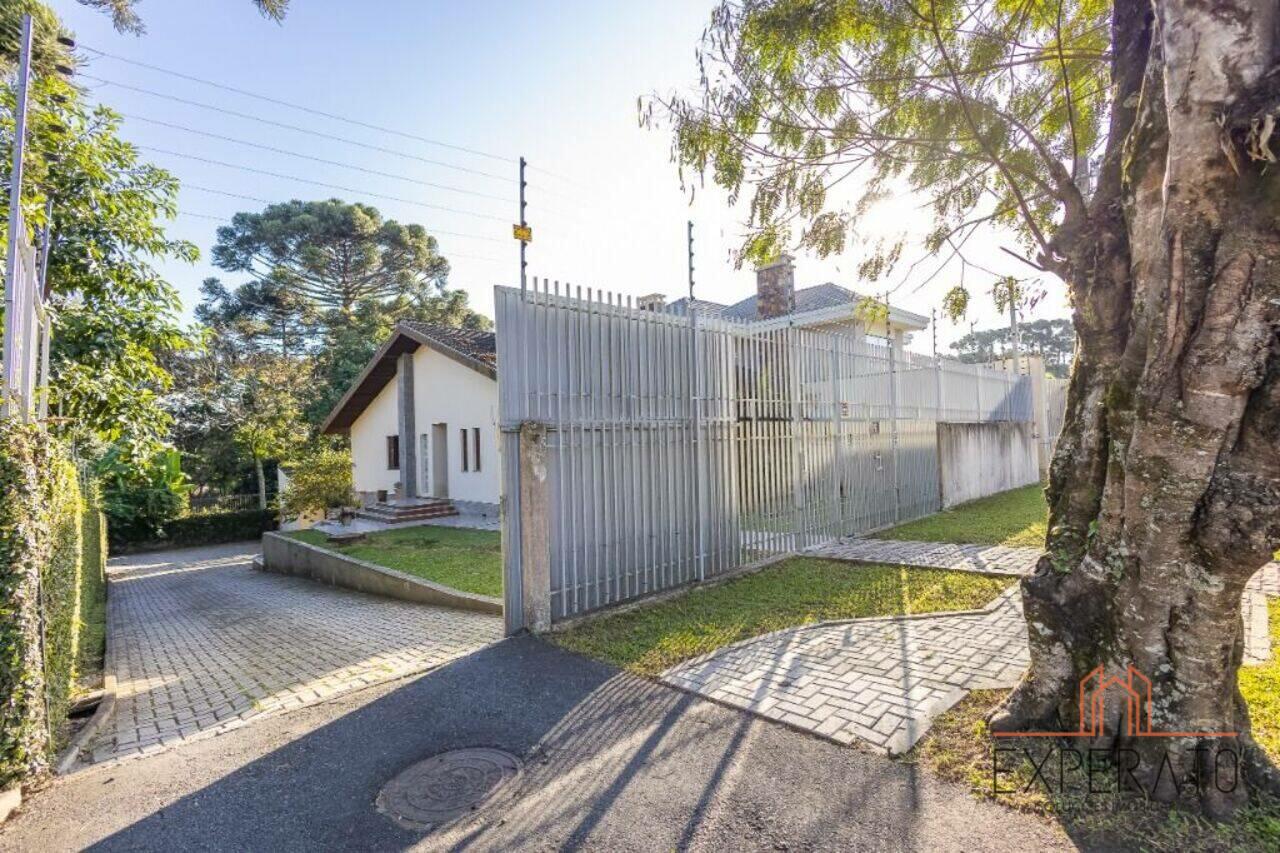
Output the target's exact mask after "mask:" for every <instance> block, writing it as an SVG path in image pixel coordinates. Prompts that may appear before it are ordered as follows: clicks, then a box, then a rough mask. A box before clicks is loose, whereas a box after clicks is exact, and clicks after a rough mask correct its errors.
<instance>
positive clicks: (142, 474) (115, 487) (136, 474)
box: [97, 447, 191, 544]
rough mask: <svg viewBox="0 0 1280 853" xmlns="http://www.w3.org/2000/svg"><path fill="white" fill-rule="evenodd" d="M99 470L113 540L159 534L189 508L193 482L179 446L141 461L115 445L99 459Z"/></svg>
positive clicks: (131, 539) (145, 537) (141, 537)
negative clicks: (184, 467) (177, 449)
mask: <svg viewBox="0 0 1280 853" xmlns="http://www.w3.org/2000/svg"><path fill="white" fill-rule="evenodd" d="M97 472H98V475H99V476H100V477H101V478H102V501H103V511H104V512H106V514H107V518H108V519H109V520H110V521H111V525H110V528H109V530H110V533H111V537H112V542H113V543H116V542H119V543H121V544H124V543H126V542H137V541H142V540H145V539H155V538H159V537H161V536H162V534H161V532H160V531H161V529H162V528H163V527H164V526H165V524H167V523H168V522H170V521H171V520H173V519H175V518H178V517H179V516H182V515H183V514H185V513H186V511H187V502H188V498H187V494H188V492H190V491H191V486H190V484H189V483H188V482H187V477H186V475H185V474H183V473H182V460H181V457H180V456H179V455H178V452H177V451H176V450H162V451H160V452H159V453H157V454H156V455H155V456H153V457H151V458H150V459H148V460H146V461H145V462H139V461H138V460H135V459H132V458H130V457H129V456H128V455H127V454H126V453H125V452H124V451H123V450H122V449H121V448H120V447H113V448H111V449H110V450H108V451H107V453H106V455H104V456H103V457H102V459H101V460H99V462H98V465H97Z"/></svg>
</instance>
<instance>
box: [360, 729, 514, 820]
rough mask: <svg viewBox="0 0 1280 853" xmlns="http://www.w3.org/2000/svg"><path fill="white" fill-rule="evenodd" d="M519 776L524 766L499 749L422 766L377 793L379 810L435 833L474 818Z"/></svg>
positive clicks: (459, 752) (447, 755)
mask: <svg viewBox="0 0 1280 853" xmlns="http://www.w3.org/2000/svg"><path fill="white" fill-rule="evenodd" d="M519 774H520V760H519V759H518V758H516V757H515V756H514V755H511V754H510V753H507V752H503V751H502V750H500V749H488V748H486V747H475V748H471V749H455V750H453V751H452V752H442V753H440V754H439V755H436V756H432V757H431V758H428V759H426V760H425V761H419V762H418V763H417V764H414V765H411V766H409V767H408V768H406V769H405V770H404V772H402V773H401V774H400V775H399V776H397V777H395V778H394V779H392V780H391V781H390V782H388V783H387V784H386V785H384V786H383V788H382V790H381V791H380V792H379V793H378V800H377V805H378V810H379V811H381V812H382V813H383V814H385V815H387V816H388V817H390V818H391V819H392V820H394V821H395V822H396V823H398V824H400V825H401V826H404V827H406V828H408V829H418V830H426V829H434V828H435V827H437V826H440V825H442V824H445V823H448V822H449V821H451V820H454V819H456V818H459V817H462V816H463V815H468V814H474V813H475V812H476V811H477V810H478V809H480V807H481V806H483V805H484V804H485V802H486V801H487V800H488V799H489V798H490V797H492V796H493V795H494V794H495V793H496V792H497V791H498V789H499V788H501V787H502V786H503V785H505V784H507V783H508V782H510V781H511V780H512V779H514V778H516V776H518V775H519Z"/></svg>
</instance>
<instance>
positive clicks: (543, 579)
mask: <svg viewBox="0 0 1280 853" xmlns="http://www.w3.org/2000/svg"><path fill="white" fill-rule="evenodd" d="M549 516H550V507H549V506H548V501H547V427H546V425H545V424H540V423H535V422H533V421H525V422H524V423H522V424H520V586H521V592H522V596H521V598H522V601H523V610H524V613H523V616H524V627H525V629H526V630H528V631H530V632H532V633H540V632H543V631H546V630H548V629H549V628H550V627H551V541H550V532H549V528H548V525H547V519H548V518H549Z"/></svg>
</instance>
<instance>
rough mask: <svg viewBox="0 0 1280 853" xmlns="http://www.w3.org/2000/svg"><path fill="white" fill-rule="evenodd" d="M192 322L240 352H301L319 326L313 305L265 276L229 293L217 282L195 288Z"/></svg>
mask: <svg viewBox="0 0 1280 853" xmlns="http://www.w3.org/2000/svg"><path fill="white" fill-rule="evenodd" d="M200 293H201V296H202V300H201V302H200V304H199V305H198V306H196V310H195V317H196V321H197V322H199V323H201V324H203V325H205V326H208V327H209V328H210V329H212V330H213V331H214V332H215V333H217V334H219V335H221V336H222V337H224V338H226V339H228V340H229V341H232V342H234V344H235V346H236V347H237V348H238V349H240V350H242V351H244V352H247V353H248V352H263V351H270V352H274V353H276V354H277V355H279V356H281V357H282V358H288V357H289V356H290V355H299V354H302V353H305V351H306V349H307V348H308V346H309V345H310V343H311V341H312V340H313V336H314V335H315V333H316V329H317V327H318V325H319V322H320V316H319V311H317V309H316V307H315V305H314V303H312V302H311V301H310V300H309V299H307V298H306V297H305V296H304V295H302V294H301V293H300V292H298V291H297V290H295V289H294V288H291V287H289V286H288V285H286V284H283V283H282V282H280V281H278V280H276V279H274V278H267V279H264V280H262V281H250V282H247V283H245V284H242V285H240V286H239V287H237V288H235V289H234V290H228V289H227V288H226V287H225V286H224V285H223V284H222V282H221V281H219V280H218V279H216V278H207V279H205V280H204V282H203V283H202V284H201V285H200Z"/></svg>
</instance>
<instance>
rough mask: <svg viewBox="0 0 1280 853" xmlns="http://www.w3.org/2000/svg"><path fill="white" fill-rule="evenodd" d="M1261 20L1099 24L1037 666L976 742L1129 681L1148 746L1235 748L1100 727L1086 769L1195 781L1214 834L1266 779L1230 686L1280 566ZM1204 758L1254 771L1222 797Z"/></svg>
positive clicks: (1076, 706) (1268, 2)
mask: <svg viewBox="0 0 1280 853" xmlns="http://www.w3.org/2000/svg"><path fill="white" fill-rule="evenodd" d="M1278 19H1280V15H1278V14H1277V9H1276V3H1275V2H1274V0H1215V1H1214V2H1198V0H1157V2H1155V3H1154V5H1150V4H1148V3H1145V2H1138V0H1117V2H1116V3H1115V11H1114V16H1113V22H1112V25H1113V39H1112V44H1113V45H1114V46H1115V47H1114V51H1113V52H1114V54H1115V59H1114V60H1113V69H1112V77H1113V83H1114V85H1115V91H1114V94H1113V108H1112V115H1111V117H1110V126H1109V129H1108V143H1107V149H1106V153H1105V155H1104V159H1103V163H1102V167H1101V169H1100V175H1099V180H1098V186H1097V189H1096V191H1095V194H1094V196H1093V198H1091V199H1090V201H1089V204H1088V207H1087V211H1086V212H1085V214H1084V215H1083V216H1080V217H1075V218H1072V217H1070V216H1068V218H1067V219H1066V220H1064V222H1063V224H1062V227H1061V230H1060V232H1059V234H1058V235H1057V237H1056V238H1055V244H1054V245H1055V248H1056V250H1057V251H1058V255H1059V257H1058V268H1059V269H1060V270H1062V272H1063V275H1064V277H1065V278H1066V279H1067V281H1068V284H1069V286H1070V289H1071V293H1072V297H1073V304H1074V306H1075V315H1074V322H1075V325H1076V330H1077V335H1078V336H1079V338H1080V347H1079V353H1080V355H1079V358H1078V360H1077V363H1076V365H1075V368H1074V370H1073V373H1072V377H1071V385H1070V389H1069V396H1068V406H1067V416H1066V422H1065V425H1064V428H1063V432H1062V437H1061V438H1060V440H1059V444H1058V449H1057V452H1056V454H1055V457H1054V460H1053V463H1052V466H1051V471H1050V483H1049V488H1048V493H1047V494H1048V500H1049V507H1050V518H1049V535H1048V539H1047V542H1046V553H1045V554H1044V556H1043V557H1042V558H1041V560H1040V562H1039V565H1038V566H1037V569H1036V571H1035V573H1034V574H1033V575H1031V576H1030V577H1028V578H1026V579H1024V581H1023V583H1022V593H1023V602H1024V606H1025V611H1026V617H1027V624H1028V635H1029V639H1030V643H1031V660H1032V663H1031V668H1030V669H1029V671H1028V673H1027V675H1026V676H1025V677H1024V679H1023V681H1022V683H1021V684H1020V685H1019V686H1018V687H1017V689H1015V691H1014V692H1013V694H1011V696H1010V697H1009V699H1008V700H1007V702H1006V703H1005V705H1004V706H1003V707H1002V708H1001V709H999V710H998V711H997V713H996V714H995V715H994V716H993V719H992V721H991V722H992V728H993V729H994V730H1004V731H1014V730H1017V731H1025V730H1028V729H1036V730H1050V731H1077V730H1078V729H1079V726H1080V722H1081V720H1080V717H1081V713H1080V685H1081V683H1082V681H1083V680H1084V679H1086V678H1087V677H1088V676H1089V674H1090V673H1091V672H1093V671H1094V670H1095V669H1096V668H1097V667H1099V666H1102V667H1104V668H1105V672H1106V673H1108V674H1117V675H1123V674H1124V673H1125V672H1126V671H1127V668H1128V667H1131V666H1132V667H1134V668H1136V669H1137V670H1138V671H1139V672H1140V673H1142V674H1143V675H1145V676H1146V677H1147V678H1149V679H1150V681H1151V697H1152V698H1151V702H1150V709H1149V710H1150V720H1151V728H1152V729H1153V730H1154V731H1156V732H1183V733H1206V732H1234V733H1239V734H1238V736H1237V737H1216V736H1210V735H1203V734H1191V735H1187V734H1184V735H1179V736H1139V735H1134V734H1131V733H1129V730H1128V728H1127V726H1126V725H1125V724H1124V722H1123V721H1122V720H1121V717H1122V715H1123V711H1122V706H1121V705H1120V704H1119V703H1109V705H1108V708H1107V719H1106V728H1105V734H1104V735H1102V736H1101V737H1097V738H1092V739H1089V743H1088V746H1089V747H1092V748H1097V747H1105V748H1109V749H1112V750H1120V749H1124V750H1125V751H1126V752H1127V753H1129V754H1136V755H1137V756H1139V758H1140V765H1139V767H1138V768H1136V769H1135V771H1134V776H1135V779H1136V780H1137V782H1138V783H1139V784H1140V785H1142V786H1143V787H1144V788H1145V789H1146V790H1147V791H1148V793H1150V794H1151V795H1153V796H1155V797H1156V798H1158V799H1162V800H1172V799H1174V798H1175V797H1177V796H1179V794H1180V793H1181V794H1186V793H1187V789H1186V788H1183V789H1182V790H1180V786H1179V784H1178V782H1179V781H1181V780H1192V779H1194V780H1195V785H1194V786H1193V788H1192V789H1193V790H1197V791H1198V794H1199V801H1200V803H1201V805H1202V807H1203V808H1204V809H1205V811H1206V812H1208V813H1209V814H1212V815H1224V814H1227V813H1229V812H1231V811H1232V810H1233V809H1235V808H1236V807H1238V806H1239V805H1241V804H1242V803H1243V802H1245V801H1246V799H1247V797H1248V792H1249V788H1250V784H1249V783H1250V782H1251V783H1252V784H1253V785H1254V786H1256V785H1258V784H1265V785H1270V784H1273V783H1274V782H1273V780H1274V779H1275V776H1274V771H1273V770H1272V769H1271V768H1270V765H1269V764H1268V763H1267V762H1266V760H1265V757H1264V756H1263V755H1262V754H1261V752H1260V751H1259V750H1258V749H1257V748H1256V747H1255V746H1254V745H1253V742H1252V739H1251V737H1250V735H1249V716H1248V710H1247V708H1246V707H1245V705H1244V702H1243V700H1242V699H1241V697H1240V695H1239V691H1238V689H1237V687H1236V673H1237V670H1238V669H1239V666H1240V661H1241V656H1242V652H1243V631H1242V625H1241V618H1240V599H1241V594H1242V592H1243V589H1244V586H1245V583H1246V582H1247V581H1248V580H1249V578H1250V577H1251V576H1252V575H1253V574H1254V573H1255V572H1256V571H1257V570H1258V569H1259V568H1260V567H1261V566H1262V565H1263V564H1264V563H1266V561H1267V560H1269V559H1270V558H1271V554H1272V553H1273V552H1274V551H1275V550H1276V549H1277V547H1280V174H1278V171H1277V169H1276V168H1274V167H1273V168H1271V169H1263V168H1262V166H1264V165H1266V164H1267V161H1266V160H1265V159H1262V160H1261V161H1255V160H1251V159H1250V157H1249V156H1248V150H1249V145H1250V144H1251V143H1254V144H1255V147H1256V143H1257V141H1258V136H1259V134H1258V128H1259V127H1261V126H1264V125H1265V124H1266V121H1267V118H1266V117H1267V116H1268V115H1271V116H1273V117H1274V118H1280V65H1278V64H1277V58H1278V57H1277V28H1278V27H1280V20H1278ZM1251 134H1252V135H1251ZM1264 156H1265V155H1264ZM1077 746H1083V744H1077ZM1219 749H1226V750H1229V751H1230V752H1232V754H1233V755H1234V756H1236V757H1238V758H1239V760H1240V761H1241V762H1242V766H1243V769H1244V770H1245V771H1247V775H1246V776H1245V777H1244V778H1243V779H1241V780H1240V781H1239V782H1238V784H1236V785H1235V786H1234V787H1233V788H1232V789H1231V790H1226V791H1224V790H1222V788H1223V787H1226V785H1225V784H1214V777H1213V773H1212V771H1213V770H1214V767H1213V762H1214V760H1215V756H1216V754H1217V752H1218V750H1219ZM1219 767H1220V768H1221V764H1220V765H1219Z"/></svg>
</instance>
